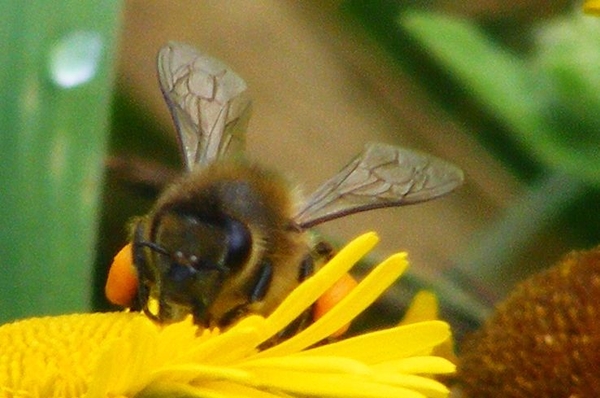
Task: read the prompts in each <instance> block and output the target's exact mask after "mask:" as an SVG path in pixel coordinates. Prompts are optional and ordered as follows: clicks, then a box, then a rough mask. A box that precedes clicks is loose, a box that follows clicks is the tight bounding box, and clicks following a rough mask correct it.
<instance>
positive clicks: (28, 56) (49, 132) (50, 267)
mask: <svg viewBox="0 0 600 398" xmlns="http://www.w3.org/2000/svg"><path fill="white" fill-rule="evenodd" d="M120 9H121V3H120V2H119V1H116V0H112V1H102V2H79V1H76V0H62V1H53V2H47V1H43V0H37V1H28V2H2V4H1V5H0V15H1V16H0V20H1V22H0V26H1V27H0V29H1V30H0V32H1V38H2V44H3V51H2V52H1V53H0V54H1V55H0V57H1V58H0V62H1V64H2V68H0V79H1V82H2V84H1V87H2V88H1V89H0V90H1V91H0V95H1V98H0V117H1V119H0V120H1V122H0V126H1V131H2V143H1V144H0V173H1V181H2V195H1V196H0V259H1V260H0V261H2V267H1V269H0V305H1V310H0V321H6V320H10V319H15V318H19V317H24V316H30V315H41V314H57V313H63V312H72V311H83V310H87V309H89V305H90V294H91V278H92V263H93V259H94V246H95V239H96V231H97V213H98V200H99V194H100V184H101V180H102V164H103V158H104V152H105V147H106V143H107V131H108V126H109V124H108V121H109V115H110V113H109V109H110V108H109V105H110V99H111V92H112V87H113V80H114V55H115V43H116V34H117V32H118V27H119V18H120Z"/></svg>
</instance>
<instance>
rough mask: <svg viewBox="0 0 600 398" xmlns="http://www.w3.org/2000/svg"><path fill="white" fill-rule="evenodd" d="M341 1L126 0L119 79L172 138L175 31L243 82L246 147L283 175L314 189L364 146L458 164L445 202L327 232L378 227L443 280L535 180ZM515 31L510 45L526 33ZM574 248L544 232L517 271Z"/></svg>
mask: <svg viewBox="0 0 600 398" xmlns="http://www.w3.org/2000/svg"><path fill="white" fill-rule="evenodd" d="M340 3H341V2H338V1H325V2H317V1H313V2H297V1H269V0H255V1H252V2H249V1H241V0H236V1H225V2H221V1H177V2H172V1H166V0H161V1H142V0H130V1H127V2H126V3H125V6H126V7H125V13H124V19H123V22H124V29H123V32H122V36H121V44H120V59H119V70H118V87H119V89H120V91H121V92H122V93H123V94H124V95H125V96H126V98H127V101H130V102H131V103H132V104H133V105H134V106H135V107H136V108H138V109H142V110H143V111H144V112H147V115H148V118H149V119H152V120H154V118H156V120H158V121H159V124H160V129H161V130H162V131H164V134H166V135H167V136H168V137H170V138H169V139H174V128H173V127H172V123H171V120H170V117H169V115H168V112H167V108H166V106H165V105H164V102H163V99H162V96H161V94H160V90H159V88H158V84H157V80H156V70H155V56H156V53H157V51H158V49H159V48H160V47H161V46H162V45H163V44H164V43H165V42H166V41H168V40H176V41H182V42H186V43H189V44H191V45H193V46H195V47H197V48H199V49H202V50H203V51H205V52H207V53H209V54H211V55H213V56H215V57H217V58H219V59H221V60H223V61H224V62H225V63H227V64H229V65H230V66H231V67H232V68H233V69H234V70H235V71H236V72H238V73H239V74H240V75H241V76H242V77H244V79H245V80H246V81H247V83H248V86H249V87H250V92H251V95H252V97H253V101H254V102H253V117H252V119H251V122H250V128H249V135H248V154H249V156H250V157H251V158H254V159H257V160H259V161H260V162H262V163H265V164H268V165H271V166H273V167H276V168H277V169H279V170H282V171H284V172H285V173H287V174H288V175H289V176H290V177H291V178H292V179H293V180H294V181H297V182H299V183H301V185H302V186H303V187H304V191H305V192H306V193H310V192H311V191H312V190H313V189H315V188H316V187H317V186H318V185H319V184H320V182H322V181H324V180H325V179H326V178H328V177H330V176H331V175H333V174H334V173H335V172H336V171H337V170H339V169H340V168H341V167H342V166H343V165H345V163H346V162H347V161H349V160H350V159H351V158H352V157H353V156H354V155H355V154H357V153H358V152H359V151H360V150H361V149H362V146H363V144H364V143H365V142H368V141H381V142H386V143H392V144H398V145H402V146H408V147H412V148H416V149H419V150H422V151H426V152H428V153H431V154H434V155H436V156H438V157H441V158H444V159H446V160H449V161H451V162H453V163H455V164H457V165H459V166H460V167H462V168H463V170H464V171H465V175H466V183H465V185H464V187H462V188H461V189H459V190H458V191H457V192H455V193H453V194H451V195H449V196H447V197H444V198H442V199H439V200H436V201H433V202H430V203H426V204H420V205H418V206H412V207H411V206H409V207H406V208H396V209H385V210H379V211H373V212H367V213H363V214H359V215H356V216H352V217H348V218H346V219H343V220H339V221H334V222H331V223H328V224H327V225H326V226H323V227H322V228H320V230H322V231H323V232H324V233H325V234H327V235H328V236H333V237H336V239H337V238H339V239H340V240H341V241H345V240H347V239H350V238H351V237H353V236H356V235H357V234H359V233H361V232H364V231H368V230H376V231H377V232H378V233H379V234H380V235H381V243H380V245H379V246H378V250H377V252H376V256H379V257H381V256H384V255H386V254H390V253H392V252H396V251H401V250H406V251H408V252H409V255H410V260H411V264H412V266H411V272H412V273H413V274H416V275H418V277H419V279H421V280H423V281H425V283H431V284H440V275H441V274H442V272H441V271H442V270H444V269H450V268H452V267H453V266H454V262H455V261H456V260H457V259H458V258H461V256H462V255H463V254H464V253H465V252H466V251H468V250H469V249H471V248H472V247H471V246H472V245H473V244H474V243H475V242H476V241H477V239H476V237H477V236H478V234H480V233H481V231H484V230H486V229H487V228H489V227H490V225H493V223H494V222H495V221H496V220H497V219H498V217H500V215H501V214H502V212H503V211H504V210H505V209H507V208H508V207H510V206H511V204H512V203H514V202H515V201H517V200H518V198H519V197H520V196H522V195H523V190H524V188H525V187H524V186H523V185H522V184H521V183H520V182H519V181H517V179H516V178H515V177H514V176H513V175H512V174H511V173H510V172H509V171H508V170H507V169H506V168H505V166H503V164H501V163H500V162H499V161H498V160H497V159H496V158H495V157H494V156H492V155H491V154H490V153H489V152H488V151H487V150H486V149H485V148H484V147H482V146H481V144H480V141H479V140H477V139H476V137H477V135H478V132H477V131H471V130H469V129H468V128H466V127H465V126H464V124H463V123H462V122H461V121H459V120H454V119H453V118H452V116H451V115H450V114H449V113H447V112H446V111H445V110H443V109H442V108H440V107H439V106H438V105H437V104H436V102H434V101H432V99H431V98H430V96H429V95H428V94H427V92H426V91H425V90H423V89H422V87H421V86H420V85H419V84H418V83H416V82H415V81H414V80H413V79H412V78H411V77H410V76H408V75H407V74H405V73H404V72H403V70H402V69H401V68H400V67H399V66H398V65H397V64H395V63H394V62H393V60H392V59H391V58H390V56H389V55H388V53H386V52H385V51H384V50H383V49H382V48H381V47H380V46H379V44H378V43H377V42H376V41H375V40H374V39H373V38H372V37H371V36H369V35H368V33H367V32H366V31H365V30H363V29H362V28H361V26H360V25H359V24H358V23H357V22H356V21H355V20H353V19H352V17H350V16H349V15H347V14H345V13H343V12H340V10H339V7H340ZM431 4H432V7H433V8H435V9H437V10H441V11H444V12H448V13H453V14H457V15H463V16H466V17H469V18H476V19H480V20H488V21H490V20H492V21H498V23H499V24H501V23H502V21H505V20H511V19H512V20H520V21H523V22H522V23H523V24H528V23H531V22H532V21H535V20H536V19H539V18H544V17H545V16H547V15H549V14H552V13H553V12H556V11H557V10H560V9H562V8H563V7H564V6H565V2H554V3H553V2H547V1H546V2H541V1H537V2H536V1H529V2H497V1H474V2H463V3H461V5H460V6H459V5H456V4H455V2H449V1H438V2H431ZM542 9H543V10H542ZM540 10H541V11H540ZM513 33H514V36H513V37H511V38H507V40H513V39H515V37H516V40H518V39H519V38H518V32H513ZM106 211H107V212H110V208H109V209H107V210H106ZM123 236H124V235H123ZM568 245H569V240H568V237H565V236H556V235H554V234H548V233H543V232H542V233H540V234H539V235H537V236H536V239H535V241H532V242H528V243H527V246H526V248H525V250H524V251H523V252H520V253H515V254H517V257H516V259H515V261H516V263H517V266H516V267H514V268H516V269H519V267H520V266H519V264H521V263H523V264H524V263H535V264H537V266H538V267H543V266H546V265H548V264H550V263H551V262H552V260H553V259H555V258H557V257H558V256H559V255H560V254H561V253H563V252H565V251H566V250H567V247H568ZM521 276H522V275H519V274H518V272H517V273H516V276H514V278H512V279H517V278H519V277H521ZM512 279H511V278H510V277H509V278H508V281H509V282H508V283H512V281H513V280H512Z"/></svg>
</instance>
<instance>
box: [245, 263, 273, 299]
mask: <svg viewBox="0 0 600 398" xmlns="http://www.w3.org/2000/svg"><path fill="white" fill-rule="evenodd" d="M272 278H273V265H271V262H270V261H268V260H266V261H263V263H262V265H261V268H260V271H259V272H258V277H257V278H256V281H255V282H254V286H253V287H252V290H251V291H250V295H249V299H250V303H254V302H256V301H260V300H262V299H263V298H264V297H265V295H266V294H267V291H268V290H269V286H270V285H271V279H272Z"/></svg>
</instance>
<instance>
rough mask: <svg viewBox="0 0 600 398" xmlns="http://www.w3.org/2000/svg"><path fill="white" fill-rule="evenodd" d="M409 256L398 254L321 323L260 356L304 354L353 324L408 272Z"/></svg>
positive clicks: (323, 318)
mask: <svg viewBox="0 0 600 398" xmlns="http://www.w3.org/2000/svg"><path fill="white" fill-rule="evenodd" d="M407 266H408V263H407V262H406V254H405V253H401V254H395V255H393V256H390V257H389V258H388V259H387V260H385V261H384V262H383V263H381V264H380V265H378V266H377V267H375V269H374V270H373V271H371V272H370V273H369V275H367V277H365V279H364V280H363V281H362V282H360V283H359V284H358V285H357V286H356V287H355V288H354V290H352V292H351V293H350V294H348V296H346V297H345V298H344V299H343V300H342V301H340V302H339V303H338V305H336V306H335V307H333V308H332V309H331V310H330V311H329V312H328V313H327V314H325V315H324V316H323V317H322V318H320V319H319V320H318V321H316V322H315V323H313V324H312V325H310V326H309V327H307V328H306V329H305V330H303V331H301V332H300V333H298V334H297V335H295V336H293V337H292V338H290V339H288V340H286V341H284V342H282V343H280V344H278V345H277V346H275V347H273V348H271V349H268V350H265V351H263V352H262V353H260V354H259V355H260V356H267V355H283V354H290V353H294V352H297V351H300V350H302V349H304V348H306V347H308V346H310V345H312V344H314V343H317V342H319V341H321V340H322V339H324V338H325V337H327V336H330V335H331V334H332V333H334V332H335V331H336V330H338V329H339V328H340V327H341V326H343V325H345V324H347V323H349V322H350V321H352V319H354V318H355V317H356V316H357V315H358V314H359V313H361V312H362V311H363V310H364V309H365V308H367V307H368V306H369V305H370V304H372V303H373V301H375V299H376V298H377V297H379V296H380V295H381V293H383V292H384V291H385V290H386V289H387V288H388V287H389V286H390V285H391V284H392V283H394V281H396V279H398V277H399V276H400V275H401V274H402V273H403V272H404V270H405V269H406V267H407Z"/></svg>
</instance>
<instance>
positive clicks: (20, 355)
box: [0, 233, 454, 398]
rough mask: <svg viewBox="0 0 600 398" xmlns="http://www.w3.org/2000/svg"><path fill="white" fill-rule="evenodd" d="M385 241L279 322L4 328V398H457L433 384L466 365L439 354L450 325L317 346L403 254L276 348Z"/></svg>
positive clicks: (364, 243) (367, 245)
mask: <svg viewBox="0 0 600 398" xmlns="http://www.w3.org/2000/svg"><path fill="white" fill-rule="evenodd" d="M376 242H377V237H376V235H375V234H373V233H369V234H365V235H363V236H361V237H359V238H357V239H356V240H354V241H353V242H351V243H350V244H349V245H347V246H346V247H345V248H344V249H342V250H341V251H340V252H339V254H338V255H337V256H336V257H335V258H334V259H332V260H331V261H330V262H329V263H328V264H327V265H326V266H325V267H324V268H323V269H321V270H320V271H319V272H318V273H316V274H315V275H314V276H313V277H311V278H309V279H308V280H307V281H305V282H304V283H303V284H301V285H300V286H299V287H298V288H297V289H296V290H294V291H293V292H292V293H291V294H290V296H289V297H288V298H286V299H285V300H284V301H283V303H282V304H281V305H280V306H279V307H278V309H277V310H275V312H274V313H273V314H272V315H270V316H268V317H267V318H264V317H261V316H257V315H252V316H249V317H247V318H245V319H243V320H242V321H240V322H239V323H238V324H236V325H235V326H233V327H231V328H230V329H228V330H226V331H224V332H220V331H219V330H216V329H212V330H208V329H206V330H201V331H199V329H198V328H197V327H196V326H195V325H193V324H192V322H191V320H189V319H188V320H186V321H183V322H180V323H176V324H172V325H168V326H160V325H157V324H155V323H153V322H152V321H150V320H149V319H148V318H146V317H145V316H144V315H141V314H138V313H130V312H121V313H108V314H76V315H64V316H57V317H46V318H34V319H28V320H23V321H20V322H16V323H12V324H7V325H4V326H2V327H0V347H2V348H1V349H0V352H1V353H0V396H3V397H65V398H66V397H90V398H92V397H93V398H100V397H102V398H104V397H161V396H171V397H172V396H177V397H215V398H216V397H265V398H266V397H295V396H320V397H415V398H417V397H445V396H447V394H448V390H447V388H446V387H445V386H444V385H443V384H441V383H440V382H438V381H436V380H434V379H433V378H432V375H436V374H448V373H452V372H454V365H453V364H452V363H451V362H450V361H448V360H446V359H444V358H441V357H436V356H433V355H431V352H432V350H433V349H434V348H435V347H436V346H438V345H439V344H441V343H443V342H444V341H447V340H448V339H449V337H450V330H449V327H448V325H447V324H446V323H444V322H441V321H422V322H416V323H412V324H409V325H403V326H397V327H394V328H390V329H385V330H380V331H375V332H371V333H366V334H363V335H359V336H356V337H351V338H347V339H345V340H340V341H337V342H334V343H330V344H324V345H320V346H316V347H313V348H310V347H311V346H313V345H314V344H315V343H316V342H319V341H321V340H322V339H324V338H326V337H327V336H329V335H331V334H332V333H334V332H335V331H336V330H338V329H339V328H340V327H341V326H342V325H344V324H346V323H348V322H350V321H351V320H352V319H353V318H354V317H355V316H356V315H358V313H360V312H361V311H362V310H364V308H366V307H367V306H368V305H369V304H370V303H372V302H373V300H375V298H377V296H379V295H380V294H381V293H382V292H383V291H384V290H385V289H386V288H387V287H388V286H389V285H390V284H391V283H393V282H394V281H395V280H396V279H397V278H398V276H399V275H400V274H401V273H402V272H403V271H404V269H405V268H406V266H407V263H406V255H405V254H396V255H393V256H391V257H390V258H388V259H387V260H386V261H384V262H383V263H381V264H380V265H379V266H377V267H376V268H375V269H374V270H373V271H372V272H371V273H370V274H369V275H368V276H367V277H366V278H365V279H364V280H363V281H362V282H361V283H360V284H359V285H358V286H357V287H356V288H355V289H354V290H353V291H352V293H350V294H349V295H348V296H347V297H346V298H345V299H343V300H342V301H341V302H340V303H338V304H337V305H336V306H335V307H334V308H333V309H332V310H331V311H330V312H328V313H327V314H326V315H325V316H323V317H322V318H320V319H319V320H317V321H316V322H315V323H313V324H312V325H310V326H309V327H308V328H307V329H305V330H304V331H302V332H300V333H298V334H297V335H295V336H294V337H292V338H290V339H288V340H286V341H284V342H282V343H279V344H277V345H275V346H273V347H270V348H268V349H264V350H261V349H260V348H258V347H260V345H261V343H263V342H265V341H266V340H268V339H269V338H270V337H272V336H273V335H275V334H276V333H277V332H278V331H280V330H281V329H282V328H284V327H285V326H286V325H287V324H289V323H290V322H292V321H293V320H294V319H295V318H296V317H297V316H298V315H299V314H301V313H302V312H303V311H305V310H306V309H307V308H308V307H310V306H311V305H312V303H313V302H314V301H315V300H316V299H317V298H318V297H319V296H320V295H322V294H323V292H324V291H325V290H327V289H328V288H329V287H330V286H331V285H332V284H334V283H335V281H337V280H338V279H339V278H340V277H341V276H342V275H344V274H345V273H346V272H347V271H348V270H349V269H350V268H351V267H352V266H353V265H354V264H355V263H356V262H357V261H358V260H359V259H360V258H361V257H363V256H364V255H365V254H366V253H367V252H368V251H369V250H371V249H372V247H373V246H374V245H375V243H376Z"/></svg>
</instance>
